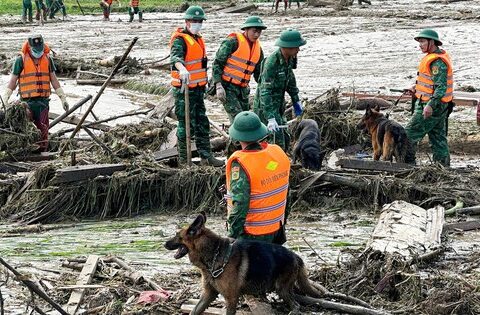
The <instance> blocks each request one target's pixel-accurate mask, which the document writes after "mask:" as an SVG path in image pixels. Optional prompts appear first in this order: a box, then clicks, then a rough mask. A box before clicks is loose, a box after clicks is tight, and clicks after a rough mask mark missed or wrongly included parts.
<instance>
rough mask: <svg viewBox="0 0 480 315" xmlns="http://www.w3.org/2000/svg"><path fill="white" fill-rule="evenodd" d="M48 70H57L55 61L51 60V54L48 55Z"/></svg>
mask: <svg viewBox="0 0 480 315" xmlns="http://www.w3.org/2000/svg"><path fill="white" fill-rule="evenodd" d="M48 61H49V67H50V72H57V67H56V66H55V62H54V61H53V58H52V56H49V57H48Z"/></svg>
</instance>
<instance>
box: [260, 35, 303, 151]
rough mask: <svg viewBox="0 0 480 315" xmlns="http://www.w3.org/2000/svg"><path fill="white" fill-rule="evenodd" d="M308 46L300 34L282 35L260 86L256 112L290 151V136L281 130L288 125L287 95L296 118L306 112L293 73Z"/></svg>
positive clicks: (276, 142) (263, 65) (265, 68)
mask: <svg viewBox="0 0 480 315" xmlns="http://www.w3.org/2000/svg"><path fill="white" fill-rule="evenodd" d="M306 43H307V41H306V40H305V39H303V37H302V35H301V34H300V32H299V31H297V30H293V29H289V30H286V31H283V32H282V33H281V34H280V38H278V39H277V41H276V42H275V45H277V46H278V47H280V48H279V49H278V50H277V51H275V52H274V53H273V54H272V55H270V56H269V57H268V58H266V59H265V61H264V62H263V64H262V70H261V75H260V83H259V84H258V88H257V93H256V94H255V101H254V103H253V111H254V112H255V113H256V114H257V115H258V117H260V119H261V120H262V122H263V123H265V124H267V126H268V130H270V131H274V132H275V137H274V139H275V141H274V142H275V144H278V145H279V146H280V147H281V148H282V149H283V150H287V148H288V142H289V135H288V133H287V130H286V129H281V128H279V125H285V124H286V123H287V120H286V119H285V115H284V114H285V92H287V93H288V94H289V95H290V97H291V98H292V103H293V109H294V111H295V115H296V116H299V115H301V114H302V112H303V108H302V104H301V102H300V98H299V97H298V88H297V82H296V80H295V74H294V73H293V69H295V67H296V60H297V54H298V52H299V51H300V48H299V47H300V46H303V45H305V44H306Z"/></svg>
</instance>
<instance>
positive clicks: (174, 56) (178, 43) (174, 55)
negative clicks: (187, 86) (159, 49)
mask: <svg viewBox="0 0 480 315" xmlns="http://www.w3.org/2000/svg"><path fill="white" fill-rule="evenodd" d="M186 52H187V46H186V44H185V41H184V40H183V38H181V37H177V38H175V40H174V41H173V43H172V47H171V48H170V64H171V65H172V67H173V66H174V65H175V64H176V63H177V62H181V63H182V64H185V54H186Z"/></svg>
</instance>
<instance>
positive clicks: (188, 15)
mask: <svg viewBox="0 0 480 315" xmlns="http://www.w3.org/2000/svg"><path fill="white" fill-rule="evenodd" d="M184 19H185V20H200V21H203V20H206V19H207V18H206V17H205V12H204V11H203V9H202V8H201V7H199V6H198V5H192V6H191V7H189V8H188V9H187V11H185V15H184Z"/></svg>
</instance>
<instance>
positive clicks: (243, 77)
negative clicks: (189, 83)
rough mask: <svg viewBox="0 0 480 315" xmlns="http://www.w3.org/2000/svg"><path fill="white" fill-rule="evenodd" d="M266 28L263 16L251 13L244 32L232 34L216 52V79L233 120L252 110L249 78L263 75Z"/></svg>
mask: <svg viewBox="0 0 480 315" xmlns="http://www.w3.org/2000/svg"><path fill="white" fill-rule="evenodd" d="M266 28H267V27H266V26H265V24H263V21H262V19H261V18H260V17H258V16H250V17H248V18H247V20H246V21H245V23H243V25H242V27H241V30H242V31H243V32H236V33H232V34H230V35H228V37H227V39H225V40H224V41H223V42H222V43H221V44H220V48H219V49H218V51H217V54H216V55H215V61H214V62H213V68H212V72H213V82H214V83H215V88H216V95H217V97H218V99H219V100H220V101H222V103H223V107H224V108H225V111H226V112H227V114H228V119H229V120H230V124H231V123H233V119H234V118H235V116H236V115H237V114H238V113H240V112H242V111H246V110H250V106H249V103H248V97H249V95H250V87H249V82H250V79H251V77H252V75H253V77H254V78H255V81H257V82H258V78H259V76H260V64H261V62H262V61H263V50H262V47H261V46H260V40H259V38H260V35H261V34H262V31H263V30H265V29H266Z"/></svg>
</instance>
